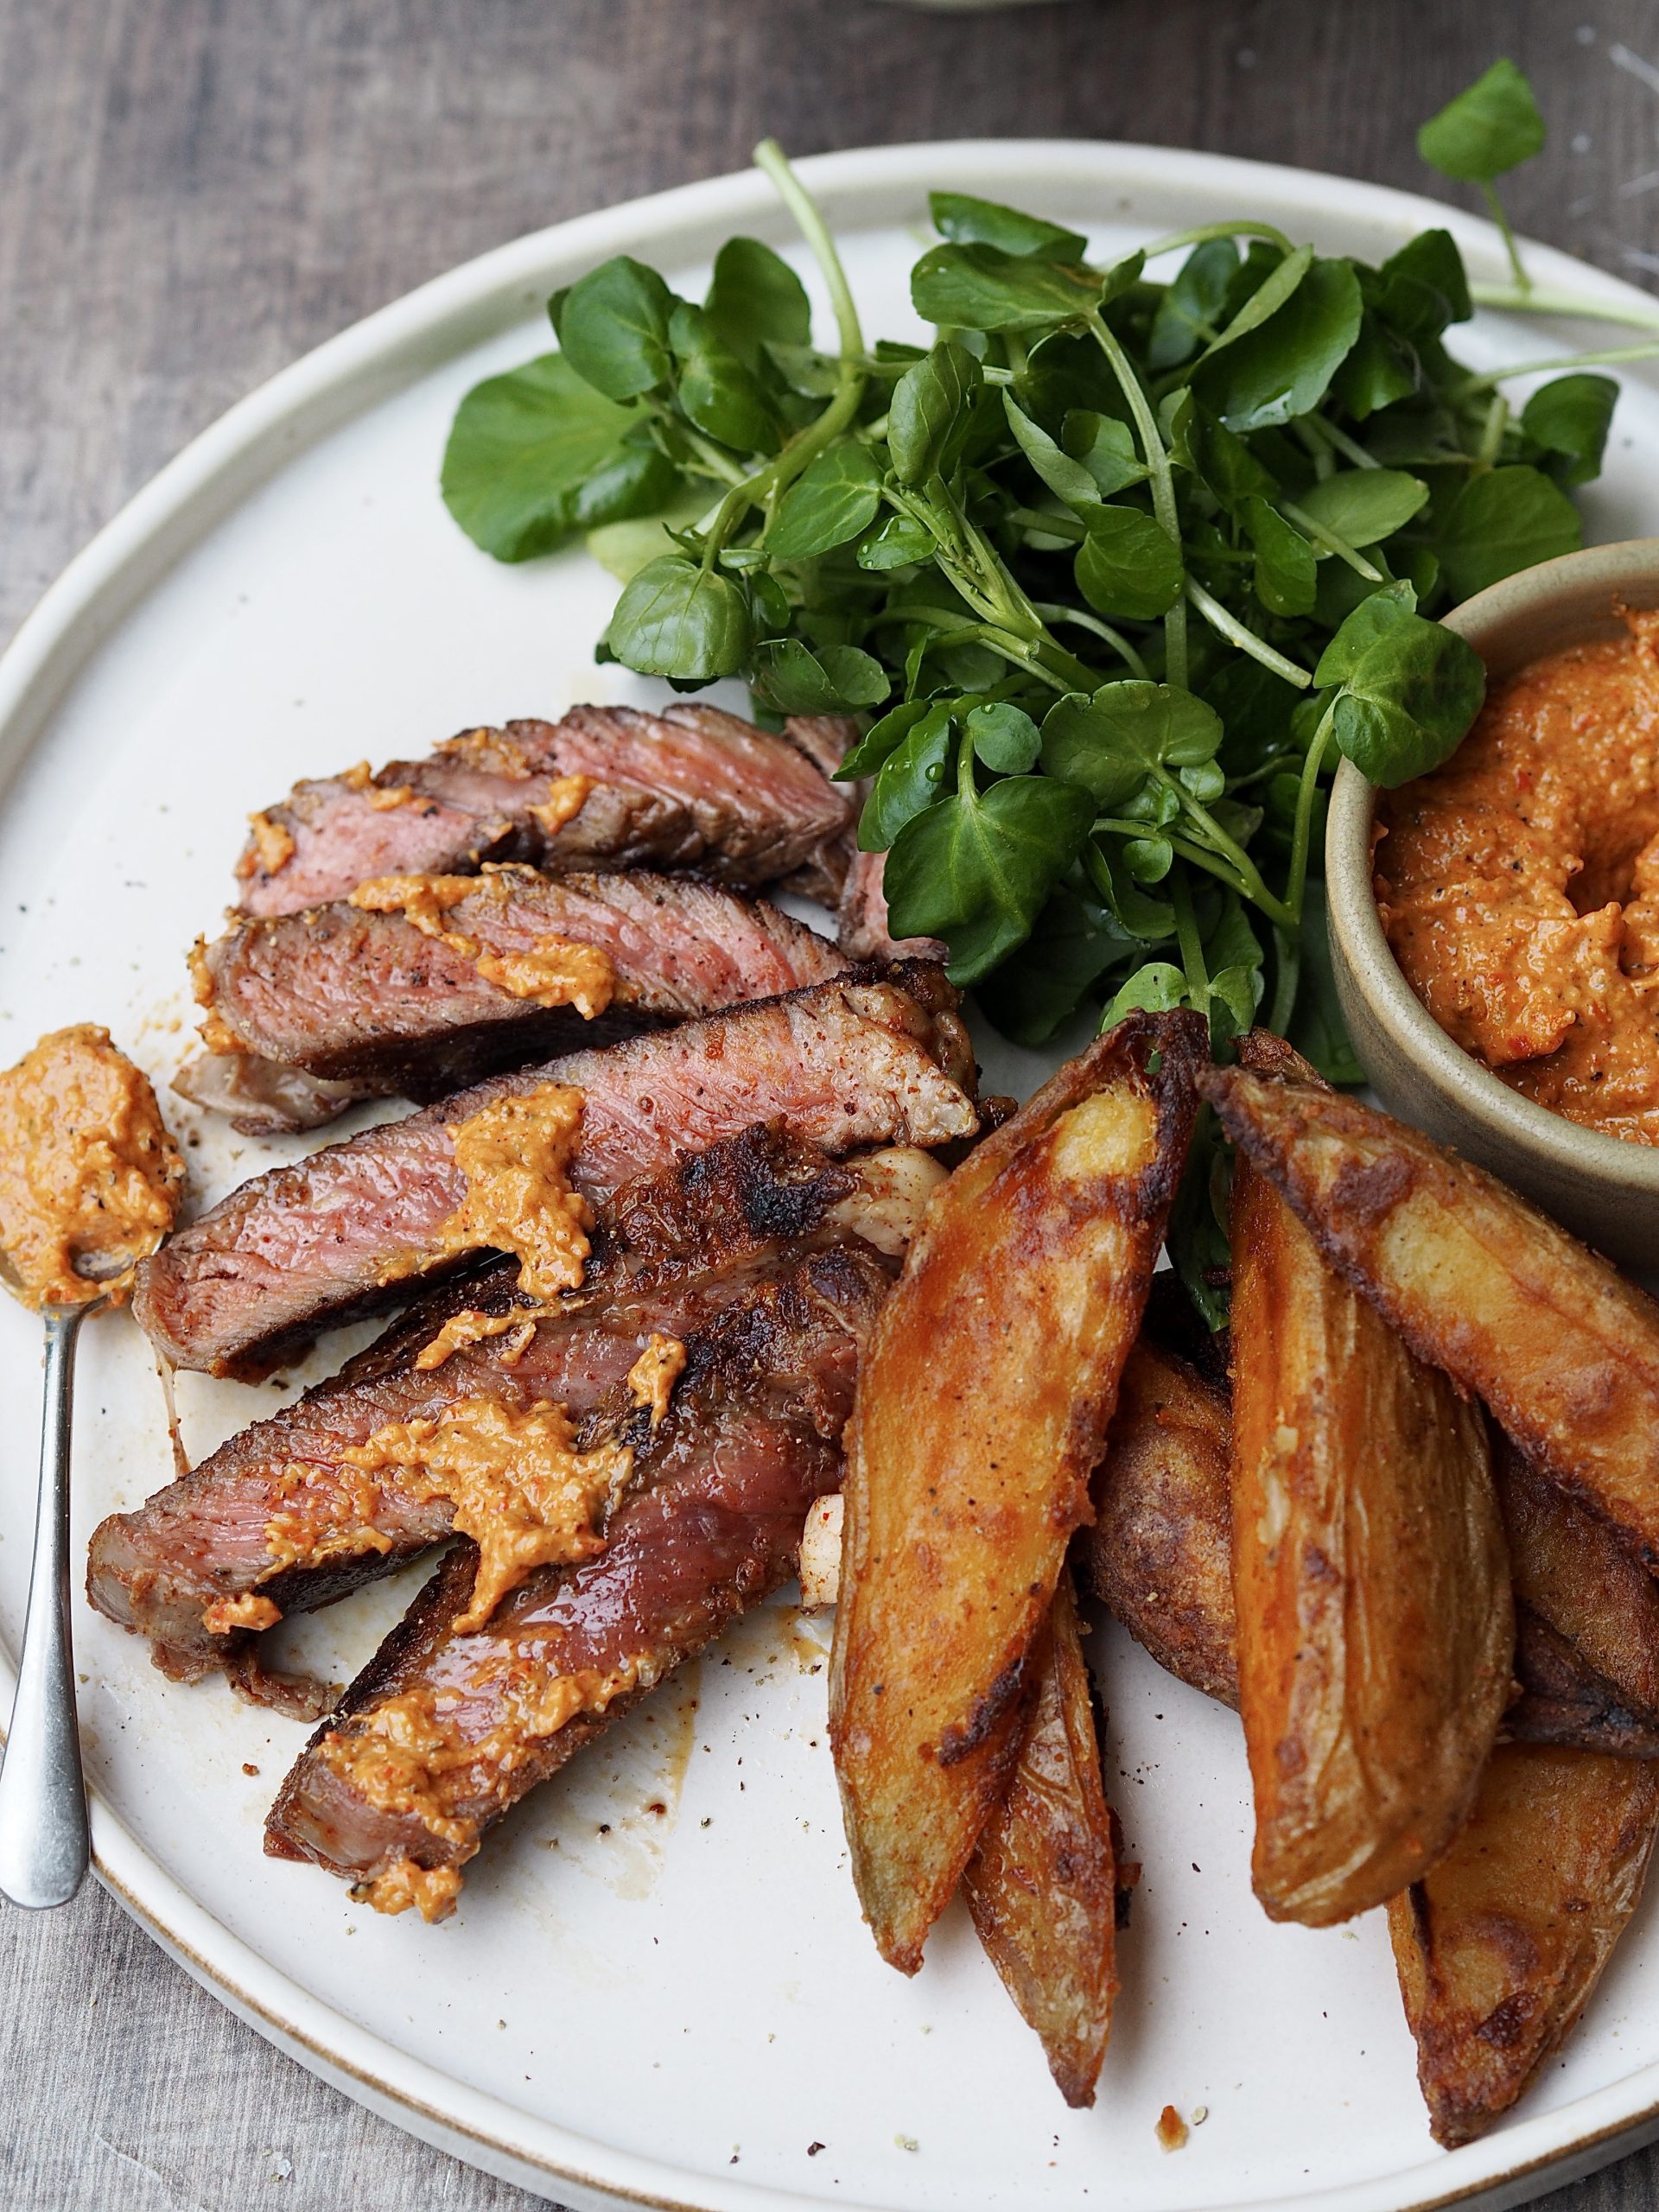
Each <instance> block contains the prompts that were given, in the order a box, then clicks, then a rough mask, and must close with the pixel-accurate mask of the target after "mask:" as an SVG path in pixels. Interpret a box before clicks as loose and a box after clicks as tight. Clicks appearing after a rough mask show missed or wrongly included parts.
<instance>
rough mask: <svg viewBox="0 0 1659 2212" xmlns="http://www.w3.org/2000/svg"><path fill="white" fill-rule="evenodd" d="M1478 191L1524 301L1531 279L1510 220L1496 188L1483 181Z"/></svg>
mask: <svg viewBox="0 0 1659 2212" xmlns="http://www.w3.org/2000/svg"><path fill="white" fill-rule="evenodd" d="M1480 189H1481V193H1482V195H1483V196H1484V200H1485V201H1486V210H1487V213H1489V214H1490V215H1491V219H1492V220H1493V221H1494V222H1495V223H1496V224H1497V227H1498V229H1499V230H1500V231H1501V232H1503V249H1504V251H1505V252H1506V253H1507V254H1508V255H1509V257H1510V268H1511V269H1512V270H1514V271H1515V289H1516V291H1517V292H1519V293H1520V294H1521V295H1522V298H1523V299H1524V298H1525V296H1526V295H1527V294H1529V292H1530V291H1531V289H1532V279H1531V277H1529V276H1528V274H1527V272H1526V270H1525V268H1524V267H1523V265H1522V260H1521V249H1520V247H1519V246H1518V245H1516V242H1515V232H1513V231H1512V230H1511V229H1510V219H1509V217H1508V215H1507V214H1506V213H1504V209H1503V201H1502V200H1500V199H1499V197H1498V194H1497V186H1496V185H1495V184H1493V183H1492V182H1491V181H1490V179H1488V180H1486V181H1483V183H1482V185H1481V188H1480Z"/></svg>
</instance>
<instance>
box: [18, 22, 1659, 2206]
mask: <svg viewBox="0 0 1659 2212" xmlns="http://www.w3.org/2000/svg"><path fill="white" fill-rule="evenodd" d="M1498 52H1508V53H1510V54H1513V55H1514V56H1515V58H1516V60H1518V61H1520V62H1521V63H1522V65H1523V66H1524V67H1527V68H1528V69H1529V70H1530V71H1532V72H1533V73H1534V75H1535V80H1536V82H1537V83H1538V85H1539V86H1540V89H1541V93H1542V96H1543V99H1544V104H1545V106H1546V108H1547V110H1548V118H1549V124H1550V130H1551V134H1552V137H1551V146H1550V149H1549V151H1548V154H1547V155H1546V156H1545V157H1544V158H1543V159H1542V160H1541V161H1540V162H1537V163H1535V165H1534V166H1533V167H1532V168H1529V169H1528V170H1526V171H1524V172H1522V175H1520V176H1519V177H1518V178H1517V179H1516V181H1515V184H1514V188H1513V191H1512V193H1511V195H1510V197H1511V202H1512V205H1513V207H1514V211H1515V214H1516V219H1517V221H1518V222H1519V224H1520V226H1522V228H1523V229H1525V230H1529V231H1531V232H1535V233H1536V234H1538V235H1540V236H1542V237H1545V238H1550V239H1552V240H1554V242H1555V243H1557V244H1560V245H1566V246H1569V247H1571V248H1573V250H1575V251H1579V252H1582V253H1586V254H1587V255H1588V256H1590V257H1592V259H1595V260H1597V261H1599V262H1601V263H1602V264H1604V265H1605V266H1606V267H1609V268H1611V269H1616V270H1620V271H1621V272H1623V273H1625V274H1631V273H1637V274H1639V273H1640V272H1641V271H1642V270H1644V269H1645V270H1659V235H1656V232H1659V224H1656V215H1659V137H1656V126H1659V90H1656V87H1659V70H1656V69H1655V68H1654V67H1652V66H1651V65H1659V6H1656V5H1655V4H1654V0H1573V4H1572V5H1568V4H1567V0H1455V4H1449V0H1382V3H1381V4H1379V0H1319V4H1317V5H1314V4H1310V0H1071V4H1052V5H1043V6H1038V7H1030V8H1023V9H1020V10H1007V11H1001V12H993V13H989V14H986V15H982V16H966V17H963V16H949V15H935V14H912V13H910V12H908V11H907V10H902V9H900V8H898V7H895V6H892V5H889V4H886V0H537V4H534V5H528V4H526V0H464V4H461V5H455V4H454V0H49V4H46V5H42V4H41V0H0V518H3V531H0V637H3V636H5V635H7V634H9V633H10V630H11V629H12V627H13V626H15V625H16V622H17V621H18V620H20V619H21V618H22V615H23V614H24V613H26V612H27V611H28V609H29V606H30V605H31V604H32V603H33V601H35V598H36V597H37V596H38V595H39V594H40V593H41V590H43V589H44V588H45V587H46V585H47V584H48V582H50V581H51V579H52V577H53V576H54V575H55V574H56V573H57V571H58V569H60V567H61V566H62V565H63V563H64V562H65V561H66V560H67V558H68V557H69V556H70V555H71V554H72V553H73V552H74V551H75V550H77V548H78V547H79V546H80V545H81V544H83V543H85V542H86V538H87V537H89V536H90V535H91V534H92V531H94V530H95V529H96V528H97V527H98V526H99V524H101V523H102V522H104V521H105V520H106V519H107V518H108V517H109V516H110V515H111V514H112V513H113V512H115V510H116V509H117V508H118V506H119V505H120V504H121V503H122V501H123V500H124V499H126V498H127V497H128V495H129V494H130V493H132V492H133V491H135V490H136V489H137V487H138V486H139V485H140V484H142V483H143V481H144V480H145V479H146V478H147V477H149V475H150V474H152V473H153V472H154V470H155V469H156V467H158V466H159V465H160V464H161V463H162V461H165V460H167V458H168V456H169V455H170V454H173V453H174V452H175V451H176V450H177V449H178V448H179V447H180V446H181V444H183V442H185V441H186V440H187V439H188V437H190V436H191V435H194V432H196V431H197V430H199V429H202V428H203V427H204V426H205V425H206V424H207V423H209V422H211V421H212V420H213V417H214V416H216V415H218V414H219V412H220V411H221V410H222V409H224V408H225V407H226V405H228V404H230V402H231V401H232V400H234V399H236V398H238V397H239V396H240V395H241V394H242V393H243V392H245V391H248V390H249V389H250V388H251V386H252V385H256V384H257V383H258V382H259V381H260V380H261V379H262V378H264V377H265V376H267V375H269V374H270V372H272V371H274V370H276V369H277V368H280V367H282V366H283V364H284V363H286V362H288V361H289V360H291V359H293V358H294V357H295V356H296V354H297V353H302V352H303V351H304V350H305V349H306V348H307V347H308V346H312V345H315V343H316V342H317V341H318V340H321V339H322V338H325V337H327V336H328V335H329V334H331V333H332V332H334V331H335V330H338V329H340V328H341V327H343V326H344V325H346V324H347V323H349V322H351V321H354V320H355V319H356V318H357V317H358V316H359V315H363V314H365V313H366V312H367V311H368V310H369V309H370V308H375V307H378V306H380V305H381V304H382V303H383V302H385V301H387V300H389V299H392V298H394V297H396V296H397V295H398V294H399V293H400V292H402V291H404V290H405V289H407V288H408V287H409V286H410V285H411V284H414V283H418V282H420V281H421V280H422V279H423V278H424V277H430V276H433V275H435V274H436V273H437V272H438V271H439V270H443V269H446V268H448V266H450V265H451V264H453V263H454V262H455V261H457V260H460V259H461V258H463V257H466V256H467V255H469V254H472V253H475V252H477V251H480V249H482V248H484V247H486V246H490V245H496V244H498V243H499V241H500V240H502V239H504V238H510V237H512V236H513V235H514V234H515V233H517V232H522V231H526V230H530V229H532V228H534V227H536V226H539V225H541V224H543V223H547V222H550V221H552V220H554V219H556V218H558V217H560V216H563V215H569V214H575V213H578V212H580V211H581V210H582V209H584V208H588V207H598V206H603V205H606V204H608V203H611V202H614V201H617V200H624V199H626V198H628V197H630V196H631V195H632V194H636V193H639V192H645V191H650V190H653V189H656V188H659V187H662V186H665V185H670V184H675V183H678V182H680V181H683V180H685V179H687V178H690V177H695V176H704V175H715V174H718V173H719V172H721V171H722V170H726V169H730V168H736V167H738V166H740V165H741V163H742V162H744V161H745V160H746V159H747V155H748V149H749V148H750V147H751V145H752V144H753V142H754V141H755V139H756V138H758V137H760V136H761V135H763V133H765V132H766V131H774V132H776V133H777V135H778V136H779V137H781V138H782V139H783V141H784V142H785V144H786V145H787V146H789V147H790V148H791V149H792V150H794V151H797V152H801V153H810V152H815V151H817V150H818V149H822V148H825V147H833V146H850V145H859V144H864V143H877V142H884V141H894V140H902V139H908V138H927V137H985V136H1007V137H1018V136H1073V135H1076V136H1080V137H1126V138H1137V139H1147V140H1153V141H1156V142H1158V143H1163V144H1171V145H1191V146H1198V147H1202V148H1205V149H1211V150H1214V151H1219V152H1226V153H1235V154H1246V155H1253V156H1259V157H1262V158H1265V159H1270V160H1274V161H1281V162H1295V163H1301V164H1305V165H1306V166H1308V167H1312V168H1326V169H1332V170H1338V171H1342V172H1344V173H1346V174H1349V175H1357V176H1365V177H1370V178H1374V179H1376V180H1378V181H1382V182H1385V183H1390V184H1401V185H1405V186H1408V187H1413V188H1419V189H1427V188H1433V180H1431V179H1429V178H1427V176H1426V175H1425V174H1424V173H1423V172H1422V171H1421V169H1420V168H1419V166H1418V163H1417V162H1416V158H1415V156H1414V152H1413V150H1412V138H1413V133H1414V128H1415V125H1416V124H1417V123H1418V122H1419V121H1420V120H1421V118H1422V117H1423V116H1425V115H1426V114H1427V113H1428V112H1430V111H1432V110H1433V108H1434V107H1435V106H1437V105H1439V104H1440V102H1441V101H1442V100H1444V99H1446V98H1447V97H1449V95H1450V94H1451V93H1452V92H1454V91H1456V90H1457V89H1458V87H1459V86H1460V85H1462V84H1463V83H1464V82H1465V81H1466V80H1467V79H1469V78H1470V77H1471V76H1472V75H1473V74H1474V73H1476V71H1477V70H1478V69H1479V68H1481V67H1484V65H1485V64H1486V62H1488V61H1489V60H1491V58H1492V56H1493V55H1494V54H1496V53H1498ZM1620 54H1623V57H1624V58H1623V60H1620V59H1619V58H1618V56H1619V55H1620ZM1643 62H1645V63H1647V64H1649V65H1650V66H1649V73H1648V74H1647V75H1646V76H1644V75H1643V73H1642V70H1641V67H1639V65H1640V64H1641V63H1643ZM0 1993H3V2002H0V2202H3V2203H4V2205H5V2206H7V2207H8V2208H9V2209H13V2212H36V2208H39V2212H105V2207H107V2206H109V2205H111V2204H115V2203H120V2204H127V2205H131V2206H133V2207H135V2208H137V2212H230V2209H231V2208H232V2207H238V2208H240V2207H244V2206H246V2205H250V2204H253V2205H259V2204H265V2203H269V2204H271V2205H273V2206H277V2207H281V2208H284V2212H339V2208H340V2206H342V2205H345V2204H347V2203H349V2204H352V2205H353V2206H354V2207H355V2208H357V2212H394V2209H395V2212H404V2207H406V2206H409V2205H411V2204H419V2205H421V2206H423V2207H425V2208H431V2212H510V2208H511V2212H518V2208H521V2207H527V2206H528V2205H529V2204H530V2203H531V2199H530V2198H528V2197H525V2196H522V2195H521V2194H520V2193H519V2192H518V2191H516V2190H510V2189H506V2188H504V2187H502V2186H501V2185H500V2184H499V2183H495V2182H493V2181H491V2180H489V2179H487V2178H486V2177H484V2176H482V2175H480V2174H477V2173H474V2172H473V2171H470V2170H469V2169H467V2168H465V2167H462V2166H459V2165H456V2164H454V2163H453V2162H452V2161H450V2160H448V2159H445V2158H438V2157H435V2155H434V2154H433V2153H431V2152H428V2151H426V2150H425V2149H423V2147H422V2146H421V2145H418V2144H416V2143H415V2142H413V2141H412V2140H410V2139H408V2138H406V2137H404V2136H403V2135H401V2134H399V2133H397V2131H396V2130H395V2129H393V2128H391V2127H389V2126H385V2124H384V2123H383V2122H381V2121H378V2120H372V2119H371V2118H370V2117H369V2116H368V2115H367V2114H366V2113H362V2112H360V2111H359V2110H357V2109H356V2107H353V2106H352V2105H350V2104H348V2103H347V2102H346V2101H345V2100H344V2099H342V2098H340V2097H339V2096H337V2095H335V2094H334V2092H333V2091H331V2090H328V2089H326V2088H322V2087H321V2085H320V2084H319V2083H316V2082H313V2081H312V2080H311V2079H310V2078H309V2077H308V2075H305V2074H303V2073H302V2072H301V2070H300V2069H298V2068H296V2067H295V2066H293V2065H291V2064H290V2063H289V2062H288V2061H287V2060H286V2059H283V2058H281V2057H279V2056H277V2054H276V2053H274V2052H272V2051H270V2050H267V2049H266V2048H265V2046H264V2045H263V2044H261V2043H260V2042H259V2041H258V2040H257V2037H254V2036H252V2035H251V2032H250V2031H248V2030H246V2029H245V2028H243V2027H242V2026H240V2025H239V2024H238V2023H237V2022H236V2021H235V2020H233V2019H232V2018H231V2017H230V2015H229V2014H228V2013H226V2012H223V2011H222V2010H221V2009H220V2008H219V2006H218V2005H216V2004H215V2003H214V2002H213V1999H210V1998H208V1997H207V1996H206V1995H204V1994H203V1993H201V1992H200V1990H198V1989H197V1988H196V1987H195V1986H194V1984H193V1983H191V1982H190V1981H188V1980H187V1979H186V1977H185V1976H184V1975H183V1974H181V1972H180V1971H179V1970H178V1969H177V1968H176V1967H174V1966H173V1965H171V1964H170V1962H169V1961H167V1960H166V1959H165V1958H164V1957H163V1956H162V1954H161V1953H160V1952H159V1951H158V1950H156V1948H154V1947H153V1946H152V1945H151V1944H150V1943H149V1940H148V1939H147V1938H146V1937H145V1936H143V1935H142V1934H141V1933H140V1932H139V1931H138V1929H137V1928H136V1927H135V1926H134V1925H133V1924H132V1923H130V1922H129V1921H128V1920H127V1919H126V1918H125V1917H124V1916H123V1915H122V1913H121V1912H120V1911H119V1910H118V1908H117V1907H116V1906H115V1905H114V1904H111V1902H110V1900H109V1899H108V1898H107V1897H105V1896H104V1895H103V1894H102V1893H101V1892H99V1891H89V1892H88V1893H87V1894H86V1896H84V1897H82V1898H81V1899H80V1901H79V1903H78V1904H76V1905H75V1906H74V1907H73V1908H72V1909H71V1910H69V1911H67V1912H66V1913H63V1914H60V1915H56V1916H49V1917H48V1918H46V1919H31V1918H29V1916H25V1915H23V1914H21V1913H16V1912H11V1911H10V1910H0ZM184 2083H188V2092H189V2093H188V2096H181V2094H180V2088H181V2084H184ZM1149 2124H1150V2121H1148V2125H1149ZM1217 2124H1220V2119H1219V2115H1217ZM1656 2183H1659V2157H1654V2156H1641V2157H1637V2158H1632V2159H1630V2160H1627V2161H1625V2162H1624V2164H1620V2165H1618V2166H1617V2167H1614V2168H1612V2169H1611V2170H1609V2171H1607V2172H1605V2173H1604V2174H1603V2175H1601V2176H1599V2177H1596V2178H1594V2179H1592V2180H1591V2181H1588V2182H1586V2183H1580V2185H1579V2186H1578V2187H1577V2188H1576V2189H1573V2190H1567V2191H1564V2192H1562V2193H1561V2194H1560V2196H1554V2197H1552V2198H1551V2199H1549V2202H1550V2204H1551V2205H1552V2206H1554V2208H1556V2212H1636V2208H1637V2207H1638V2206H1646V2205H1648V2204H1649V2203H1650V2202H1652V2201H1653V2199H1654V2193H1655V2189H1656Z"/></svg>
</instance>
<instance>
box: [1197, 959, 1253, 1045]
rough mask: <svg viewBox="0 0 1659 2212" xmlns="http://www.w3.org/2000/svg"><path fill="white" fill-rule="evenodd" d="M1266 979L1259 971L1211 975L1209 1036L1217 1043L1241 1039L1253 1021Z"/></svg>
mask: <svg viewBox="0 0 1659 2212" xmlns="http://www.w3.org/2000/svg"><path fill="white" fill-rule="evenodd" d="M1265 982H1266V979H1265V977H1264V976H1263V975H1262V970H1261V969H1260V968H1242V967H1241V968H1217V969H1212V970H1211V975H1210V994H1209V996H1210V1005H1209V1014H1210V1033H1211V1037H1212V1038H1214V1039H1216V1040H1217V1042H1218V1043H1222V1042H1225V1041H1227V1040H1228V1039H1231V1038H1234V1037H1240V1036H1243V1033H1244V1032H1245V1031H1246V1030H1247V1029H1248V1028H1249V1027H1250V1025H1251V1023H1252V1022H1253V1021H1254V1020H1255V1010H1256V1008H1257V1007H1259V1006H1260V1005H1261V1003H1262V990H1263V988H1264V985H1265Z"/></svg>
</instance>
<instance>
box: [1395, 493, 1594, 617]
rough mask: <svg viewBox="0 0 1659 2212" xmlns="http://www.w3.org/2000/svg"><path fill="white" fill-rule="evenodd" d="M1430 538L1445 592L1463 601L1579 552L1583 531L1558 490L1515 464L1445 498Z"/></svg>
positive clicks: (1437, 504)
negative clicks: (1508, 578)
mask: <svg viewBox="0 0 1659 2212" xmlns="http://www.w3.org/2000/svg"><path fill="white" fill-rule="evenodd" d="M1429 537H1430V543H1431V546H1432V550H1433V551H1434V552H1435V553H1436V554H1438V555H1439V556H1440V572H1441V576H1442V579H1443V581H1444V582H1445V584H1446V589H1447V590H1448V591H1449V592H1450V593H1451V594H1452V600H1453V601H1454V602H1457V601H1462V600H1465V599H1471V598H1472V597H1473V595H1474V594H1475V593H1476V592H1478V591H1484V589H1485V588H1486V587H1487V585H1488V584H1495V583H1497V582H1499V581H1500V580H1501V579H1502V578H1503V577H1504V576H1510V575H1514V574H1515V572H1516V569H1529V568H1531V567H1533V566H1534V564H1535V563H1537V562H1539V561H1552V560H1554V558H1555V557H1556V556H1557V555H1558V554H1561V553H1576V552H1577V551H1578V550H1579V548H1580V545H1581V544H1582V543H1583V526H1582V524H1581V523H1580V518H1579V511H1578V509H1577V508H1576V507H1575V506H1574V505H1573V502H1572V500H1571V499H1568V498H1567V494H1566V493H1565V492H1563V491H1562V490H1561V489H1560V486H1559V485H1557V484H1554V483H1552V482H1551V480H1550V479H1549V478H1548V476H1546V475H1544V474H1541V471H1539V470H1538V469H1535V468H1529V467H1526V466H1525V465H1524V464H1522V463H1517V464H1516V465H1515V466H1513V467H1507V468H1488V469H1484V470H1482V471H1481V472H1480V474H1478V475H1470V476H1467V477H1465V479H1464V480H1463V481H1462V482H1461V483H1460V484H1459V485H1458V486H1457V487H1456V489H1455V490H1453V491H1452V492H1451V493H1449V494H1448V495H1447V496H1446V497H1444V498H1440V497H1437V498H1436V499H1435V501H1434V505H1433V510H1432V513H1431V517H1430V531H1429Z"/></svg>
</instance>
